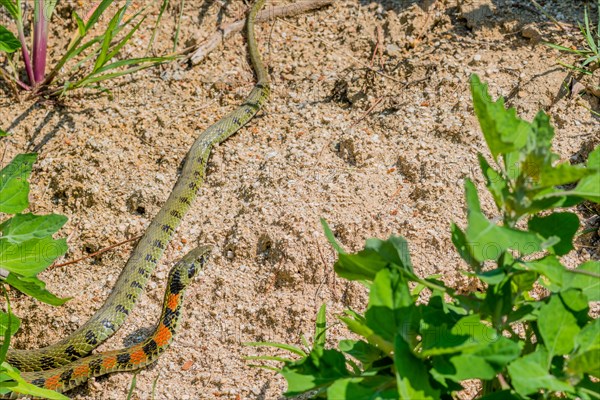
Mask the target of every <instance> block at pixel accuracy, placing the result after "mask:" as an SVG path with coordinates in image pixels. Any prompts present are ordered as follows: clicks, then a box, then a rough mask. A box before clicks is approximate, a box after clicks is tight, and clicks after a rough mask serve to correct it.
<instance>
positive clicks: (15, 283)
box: [5, 274, 71, 306]
mask: <svg viewBox="0 0 600 400" xmlns="http://www.w3.org/2000/svg"><path fill="white" fill-rule="evenodd" d="M5 281H6V283H8V284H9V285H10V286H12V287H14V288H15V289H17V290H18V291H20V292H22V293H25V294H27V295H29V296H31V297H33V298H35V299H37V300H39V301H41V302H44V303H46V304H50V305H52V306H60V305H63V304H64V303H66V302H67V301H69V300H70V299H71V298H70V297H67V298H60V297H56V296H55V295H54V294H52V293H50V292H49V291H48V290H47V289H46V284H45V283H44V282H43V281H41V280H39V279H38V278H37V277H35V276H28V277H24V276H19V275H16V274H9V275H8V277H7V278H6V280H5Z"/></svg>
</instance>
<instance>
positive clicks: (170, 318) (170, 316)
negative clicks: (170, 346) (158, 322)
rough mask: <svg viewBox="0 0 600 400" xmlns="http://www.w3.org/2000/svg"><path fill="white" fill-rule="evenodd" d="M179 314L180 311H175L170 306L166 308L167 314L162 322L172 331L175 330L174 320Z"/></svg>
mask: <svg viewBox="0 0 600 400" xmlns="http://www.w3.org/2000/svg"><path fill="white" fill-rule="evenodd" d="M177 315H178V313H177V312H176V311H173V310H171V309H170V308H166V309H165V316H164V318H163V320H162V323H163V325H164V326H166V327H167V328H168V329H169V330H170V331H173V329H174V328H175V326H174V324H173V322H174V321H175V320H176V319H177Z"/></svg>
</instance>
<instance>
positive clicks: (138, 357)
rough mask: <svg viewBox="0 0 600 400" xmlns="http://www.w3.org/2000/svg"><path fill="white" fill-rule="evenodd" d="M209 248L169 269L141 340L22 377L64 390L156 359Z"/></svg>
mask: <svg viewBox="0 0 600 400" xmlns="http://www.w3.org/2000/svg"><path fill="white" fill-rule="evenodd" d="M209 250H210V248H209V247H207V246H203V247H197V248H195V249H194V250H192V251H191V252H189V253H188V254H187V255H186V256H185V257H183V258H182V259H181V261H179V262H178V263H177V264H176V265H175V266H174V267H173V268H172V269H171V271H170V272H169V279H168V281H167V289H166V290H165V298H164V302H163V309H162V313H161V315H160V319H159V320H158V323H157V324H156V328H155V330H154V333H153V334H152V335H150V336H149V337H148V338H146V339H145V340H144V341H142V342H141V343H139V344H136V345H134V346H131V347H127V348H125V349H120V350H113V351H107V352H104V353H99V354H94V355H91V356H88V357H84V358H80V359H79V360H76V361H74V362H71V363H69V364H67V365H63V366H62V367H58V368H54V369H50V370H47V371H37V372H22V373H21V377H22V378H23V379H25V380H26V381H27V382H30V383H33V384H34V385H36V386H39V387H42V388H44V389H50V390H56V391H59V392H66V391H68V390H70V389H73V388H74V387H76V386H78V385H81V384H82V383H83V382H85V381H87V380H88V379H89V378H90V377H92V376H100V375H104V374H109V373H111V372H119V371H134V370H136V369H139V368H143V367H145V366H147V365H149V364H151V363H153V362H154V361H156V359H157V358H158V356H160V355H161V354H162V353H163V352H164V351H165V350H166V349H167V347H168V346H169V344H170V343H171V341H172V340H173V336H174V335H175V331H176V329H177V324H178V322H179V316H180V314H181V307H182V304H183V296H184V293H185V290H186V288H187V286H188V284H189V283H190V282H191V281H192V279H193V278H194V276H195V275H196V274H197V273H198V271H200V270H201V269H202V267H204V265H205V264H206V262H207V261H208V255H209ZM8 398H13V399H14V398H18V394H17V393H12V394H11V395H10V396H9V397H8Z"/></svg>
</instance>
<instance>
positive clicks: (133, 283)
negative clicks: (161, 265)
mask: <svg viewBox="0 0 600 400" xmlns="http://www.w3.org/2000/svg"><path fill="white" fill-rule="evenodd" d="M144 271H145V270H144ZM130 286H131V287H134V288H138V289H143V288H144V287H143V286H142V284H141V283H139V282H138V281H133V282H131V285H130Z"/></svg>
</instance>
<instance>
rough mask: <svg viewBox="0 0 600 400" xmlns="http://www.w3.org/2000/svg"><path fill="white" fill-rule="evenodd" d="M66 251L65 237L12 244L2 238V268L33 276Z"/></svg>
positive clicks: (0, 241) (0, 240)
mask: <svg viewBox="0 0 600 400" xmlns="http://www.w3.org/2000/svg"><path fill="white" fill-rule="evenodd" d="M66 252H67V243H66V241H65V239H58V240H54V239H52V238H51V237H46V238H43V239H30V240H27V241H25V242H23V243H19V244H12V243H10V242H9V241H8V240H4V239H2V238H0V268H3V269H5V270H7V271H10V272H14V273H16V274H19V275H21V276H25V277H31V276H34V275H37V274H38V273H39V272H41V271H43V270H44V269H46V268H47V267H48V266H49V265H50V264H52V263H53V262H54V260H56V259H57V258H58V257H60V256H62V255H63V254H65V253H66Z"/></svg>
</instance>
